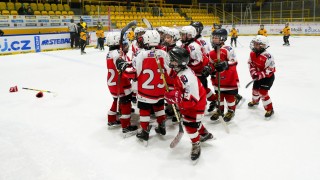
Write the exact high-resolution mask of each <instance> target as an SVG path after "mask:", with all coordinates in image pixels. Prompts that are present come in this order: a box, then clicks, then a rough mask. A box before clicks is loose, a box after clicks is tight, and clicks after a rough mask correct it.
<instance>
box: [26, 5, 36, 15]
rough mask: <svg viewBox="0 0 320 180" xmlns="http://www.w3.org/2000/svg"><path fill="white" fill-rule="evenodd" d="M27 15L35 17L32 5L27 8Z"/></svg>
mask: <svg viewBox="0 0 320 180" xmlns="http://www.w3.org/2000/svg"><path fill="white" fill-rule="evenodd" d="M27 15H34V12H33V9H32V8H31V6H30V5H29V6H28V8H27Z"/></svg>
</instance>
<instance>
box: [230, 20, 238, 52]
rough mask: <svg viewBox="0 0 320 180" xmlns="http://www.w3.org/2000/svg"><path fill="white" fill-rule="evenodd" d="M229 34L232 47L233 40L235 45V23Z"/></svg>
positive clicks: (236, 35)
mask: <svg viewBox="0 0 320 180" xmlns="http://www.w3.org/2000/svg"><path fill="white" fill-rule="evenodd" d="M230 36H231V46H232V47H233V42H234V46H235V47H237V39H238V31H237V30H236V26H235V25H232V29H231V31H230Z"/></svg>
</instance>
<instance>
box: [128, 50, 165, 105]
mask: <svg viewBox="0 0 320 180" xmlns="http://www.w3.org/2000/svg"><path fill="white" fill-rule="evenodd" d="M156 55H157V57H158V59H159V61H160V65H161V67H162V68H163V70H164V71H165V69H167V67H165V66H166V65H165V63H164V62H165V61H170V60H169V55H168V54H167V53H166V52H165V51H163V50H155V51H153V50H145V49H141V50H140V51H139V53H138V54H137V56H136V57H135V58H133V60H132V65H133V67H134V68H135V69H136V73H137V81H138V84H137V86H138V95H137V99H138V101H140V102H145V103H150V104H154V103H157V102H158V101H159V100H161V99H163V98H164V92H165V87H164V83H163V79H162V78H161V74H160V70H159V68H158V65H157V61H156V58H155V56H156Z"/></svg>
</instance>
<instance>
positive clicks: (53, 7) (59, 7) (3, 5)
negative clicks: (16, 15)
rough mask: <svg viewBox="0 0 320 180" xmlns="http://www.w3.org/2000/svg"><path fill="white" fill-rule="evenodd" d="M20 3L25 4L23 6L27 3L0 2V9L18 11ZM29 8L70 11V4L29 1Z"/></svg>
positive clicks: (26, 5)
mask: <svg viewBox="0 0 320 180" xmlns="http://www.w3.org/2000/svg"><path fill="white" fill-rule="evenodd" d="M22 4H23V5H24V6H25V8H27V7H28V5H29V3H19V2H17V3H12V2H8V3H5V2H0V10H1V11H2V10H8V11H11V10H16V11H18V10H19V8H20V7H21V6H22ZM30 6H31V8H32V9H33V10H34V11H70V6H69V5H68V4H63V5H62V4H48V3H46V4H42V3H38V4H36V3H30Z"/></svg>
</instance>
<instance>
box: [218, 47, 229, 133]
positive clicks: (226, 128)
mask: <svg viewBox="0 0 320 180" xmlns="http://www.w3.org/2000/svg"><path fill="white" fill-rule="evenodd" d="M217 59H218V63H219V62H220V46H218V48H217ZM220 80H221V78H220V72H218V113H219V121H220V122H221V123H222V125H223V127H224V129H225V130H226V132H227V133H228V134H229V133H230V130H229V128H228V126H227V123H226V122H225V121H224V120H223V118H222V113H221V110H220Z"/></svg>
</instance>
